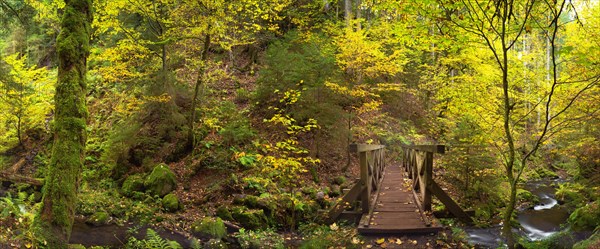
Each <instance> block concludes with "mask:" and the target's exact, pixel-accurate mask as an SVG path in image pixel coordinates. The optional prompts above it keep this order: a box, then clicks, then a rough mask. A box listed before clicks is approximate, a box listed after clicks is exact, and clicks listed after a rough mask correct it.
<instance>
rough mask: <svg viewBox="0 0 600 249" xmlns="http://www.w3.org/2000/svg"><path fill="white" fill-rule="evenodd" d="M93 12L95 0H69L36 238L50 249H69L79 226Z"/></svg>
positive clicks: (59, 46)
mask: <svg viewBox="0 0 600 249" xmlns="http://www.w3.org/2000/svg"><path fill="white" fill-rule="evenodd" d="M91 8H92V1H91V0H65V8H64V10H63V16H62V20H61V31H60V34H59V36H58V38H57V41H56V46H57V52H58V62H59V65H58V83H57V85H56V94H55V96H54V103H55V110H56V113H55V121H54V145H53V147H52V158H51V160H50V164H49V167H48V174H47V176H46V180H45V184H44V195H43V199H42V206H41V208H40V212H39V214H38V216H37V217H36V221H35V228H36V230H35V232H36V236H37V237H38V238H40V239H41V240H43V241H44V243H45V247H47V248H67V245H68V242H69V238H70V236H71V229H72V227H73V218H74V214H75V204H76V202H77V189H78V183H79V179H80V173H81V169H82V166H83V162H84V153H85V141H86V132H85V129H86V119H87V107H86V103H85V95H86V80H85V77H86V73H87V68H86V64H87V63H86V59H87V56H88V54H89V49H90V45H89V43H90V32H91V28H90V23H91V21H92V9H91Z"/></svg>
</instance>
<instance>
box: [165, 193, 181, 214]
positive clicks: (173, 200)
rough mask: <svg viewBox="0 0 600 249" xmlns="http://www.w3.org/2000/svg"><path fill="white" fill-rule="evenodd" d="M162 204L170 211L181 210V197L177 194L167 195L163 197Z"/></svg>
mask: <svg viewBox="0 0 600 249" xmlns="http://www.w3.org/2000/svg"><path fill="white" fill-rule="evenodd" d="M162 206H163V208H165V209H166V210H167V211H169V212H175V211H177V210H179V207H180V206H179V198H177V196H176V195H175V194H172V193H171V194H168V195H165V197H163V199H162Z"/></svg>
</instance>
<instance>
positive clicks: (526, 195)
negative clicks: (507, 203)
mask: <svg viewBox="0 0 600 249" xmlns="http://www.w3.org/2000/svg"><path fill="white" fill-rule="evenodd" d="M517 200H518V201H519V202H530V203H536V202H538V201H539V198H538V197H537V196H536V195H534V194H533V193H531V192H529V191H528V190H525V189H517Z"/></svg>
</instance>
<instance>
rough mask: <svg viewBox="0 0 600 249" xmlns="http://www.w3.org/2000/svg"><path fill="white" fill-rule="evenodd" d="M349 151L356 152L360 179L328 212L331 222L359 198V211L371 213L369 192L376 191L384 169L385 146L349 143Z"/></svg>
mask: <svg viewBox="0 0 600 249" xmlns="http://www.w3.org/2000/svg"><path fill="white" fill-rule="evenodd" d="M348 149H349V150H350V152H353V153H358V159H359V166H360V180H359V182H357V183H356V184H355V185H354V186H353V187H352V188H351V190H350V191H349V192H348V193H346V194H345V195H344V196H343V197H342V198H341V199H340V201H338V203H337V204H336V205H335V206H334V207H333V208H332V209H331V211H330V212H329V215H328V216H329V217H328V222H329V223H331V222H333V221H335V219H337V217H338V216H339V215H340V214H341V213H342V212H343V211H344V209H345V207H346V206H348V204H350V205H351V203H353V202H356V201H357V200H359V199H360V202H361V212H362V213H369V214H372V205H371V193H372V192H373V191H378V189H379V183H380V182H381V180H382V179H383V170H384V169H385V146H384V145H375V144H351V145H350V146H349V148H348Z"/></svg>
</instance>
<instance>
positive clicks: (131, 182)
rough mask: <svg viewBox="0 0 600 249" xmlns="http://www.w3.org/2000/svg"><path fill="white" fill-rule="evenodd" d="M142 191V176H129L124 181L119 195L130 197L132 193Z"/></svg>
mask: <svg viewBox="0 0 600 249" xmlns="http://www.w3.org/2000/svg"><path fill="white" fill-rule="evenodd" d="M143 191H144V176H143V175H140V174H135V175H130V176H128V177H127V179H125V181H124V182H123V185H122V186H121V193H122V194H123V195H125V196H128V197H132V196H133V195H134V192H143Z"/></svg>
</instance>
